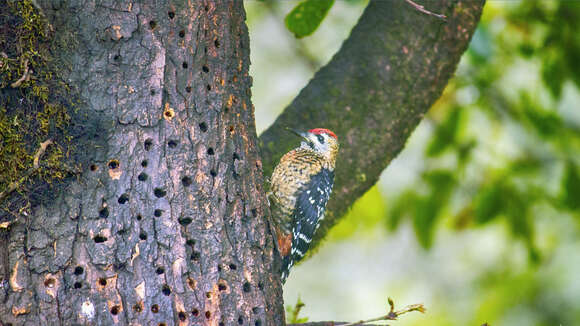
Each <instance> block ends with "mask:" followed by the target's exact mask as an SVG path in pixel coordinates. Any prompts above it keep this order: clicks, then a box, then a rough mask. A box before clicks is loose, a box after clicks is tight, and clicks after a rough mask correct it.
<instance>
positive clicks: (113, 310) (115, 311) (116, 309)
mask: <svg viewBox="0 0 580 326" xmlns="http://www.w3.org/2000/svg"><path fill="white" fill-rule="evenodd" d="M120 311H121V307H119V306H112V307H111V315H114V316H116V315H118V314H119V312H120Z"/></svg>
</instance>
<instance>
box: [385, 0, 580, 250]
mask: <svg viewBox="0 0 580 326" xmlns="http://www.w3.org/2000/svg"><path fill="white" fill-rule="evenodd" d="M578 27H580V3H578V2H571V1H559V2H556V1H554V2H548V1H521V2H514V3H512V4H511V5H508V6H505V7H503V8H502V10H498V7H495V6H493V5H491V6H490V5H488V7H487V8H486V11H485V13H484V17H483V19H482V21H481V24H480V26H479V27H478V30H477V32H476V34H475V36H474V38H473V40H472V43H471V46H470V48H469V50H468V51H467V53H466V54H465V56H464V58H463V62H462V64H461V66H460V68H459V70H458V72H457V77H456V78H455V79H454V80H453V81H452V82H451V83H450V85H449V86H448V87H447V89H446V91H445V94H444V95H443V97H442V98H441V99H440V101H439V102H438V103H437V104H436V105H435V106H434V107H433V108H432V110H431V112H430V113H429V115H428V116H427V118H426V121H425V123H428V124H431V125H432V126H433V128H434V129H433V133H432V136H431V138H430V141H429V142H428V144H426V146H425V155H424V159H425V164H424V165H423V170H422V171H421V172H420V173H421V178H420V179H419V180H418V182H416V183H412V184H410V185H408V187H407V188H406V190H404V191H402V192H401V193H400V195H399V196H398V197H397V198H395V199H394V200H392V201H390V202H389V203H390V209H389V213H388V222H387V225H388V226H389V227H390V228H391V229H393V228H395V227H396V226H398V225H399V224H400V221H401V220H402V219H404V218H410V219H411V220H412V224H413V227H414V229H415V232H416V234H417V238H418V240H419V243H420V244H421V245H422V246H423V247H424V248H429V247H430V246H431V245H432V234H433V233H434V228H436V227H437V225H438V222H437V221H438V220H439V219H443V218H444V219H451V220H452V221H453V222H454V224H455V225H456V226H457V227H458V228H459V229H462V228H465V227H467V226H470V225H472V226H478V225H484V224H486V223H490V222H493V221H495V220H497V219H500V218H502V219H505V220H506V221H507V222H508V225H509V226H510V230H511V232H512V234H513V235H514V236H515V237H516V238H519V239H523V241H524V243H525V244H526V245H527V247H528V249H529V253H530V255H529V257H530V258H531V260H532V261H538V259H540V257H539V256H540V255H539V253H538V250H537V248H536V245H535V237H534V218H535V216H534V212H533V211H534V210H533V208H534V207H535V206H537V205H544V204H545V205H549V206H551V207H553V208H554V209H557V210H559V211H561V212H562V213H570V214H573V215H575V216H577V217H578V216H579V213H580V212H578V208H579V207H580V179H579V174H578V165H579V163H580V156H579V155H578V153H579V150H580V146H579V145H580V137H578V136H580V132H579V131H580V121H578V115H576V117H575V118H574V117H569V116H567V115H570V112H569V111H573V110H568V111H566V108H565V106H567V105H573V104H569V103H568V104H566V103H563V96H564V92H563V90H564V89H565V86H566V85H567V83H570V82H572V83H573V84H575V86H576V87H578V86H580V65H578V62H580V34H579V33H578V32H577V31H578ZM535 76H541V80H535V79H536V78H535ZM573 88H574V87H573ZM574 92H577V89H576V88H574ZM563 107H564V108H563ZM576 107H577V105H576ZM562 108H563V109H562ZM482 157H485V158H486V161H485V162H482V160H481V158H482ZM449 162H452V163H449ZM441 166H445V168H444V169H442V168H441Z"/></svg>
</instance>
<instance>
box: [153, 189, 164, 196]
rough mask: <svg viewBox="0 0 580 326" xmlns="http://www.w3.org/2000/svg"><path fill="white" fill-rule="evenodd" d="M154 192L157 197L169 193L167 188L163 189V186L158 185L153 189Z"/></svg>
mask: <svg viewBox="0 0 580 326" xmlns="http://www.w3.org/2000/svg"><path fill="white" fill-rule="evenodd" d="M153 194H154V195H155V197H157V198H162V197H165V195H167V191H165V189H163V188H159V187H157V188H155V189H153Z"/></svg>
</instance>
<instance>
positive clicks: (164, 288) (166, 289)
mask: <svg viewBox="0 0 580 326" xmlns="http://www.w3.org/2000/svg"><path fill="white" fill-rule="evenodd" d="M161 293H163V295H165V296H169V295H170V294H171V288H170V287H169V285H167V284H163V286H162V287H161Z"/></svg>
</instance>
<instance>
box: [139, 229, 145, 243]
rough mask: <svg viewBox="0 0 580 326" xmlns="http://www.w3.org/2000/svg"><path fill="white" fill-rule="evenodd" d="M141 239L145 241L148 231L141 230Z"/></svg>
mask: <svg viewBox="0 0 580 326" xmlns="http://www.w3.org/2000/svg"><path fill="white" fill-rule="evenodd" d="M139 239H141V240H143V241H145V240H147V233H145V232H143V231H141V233H139Z"/></svg>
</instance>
